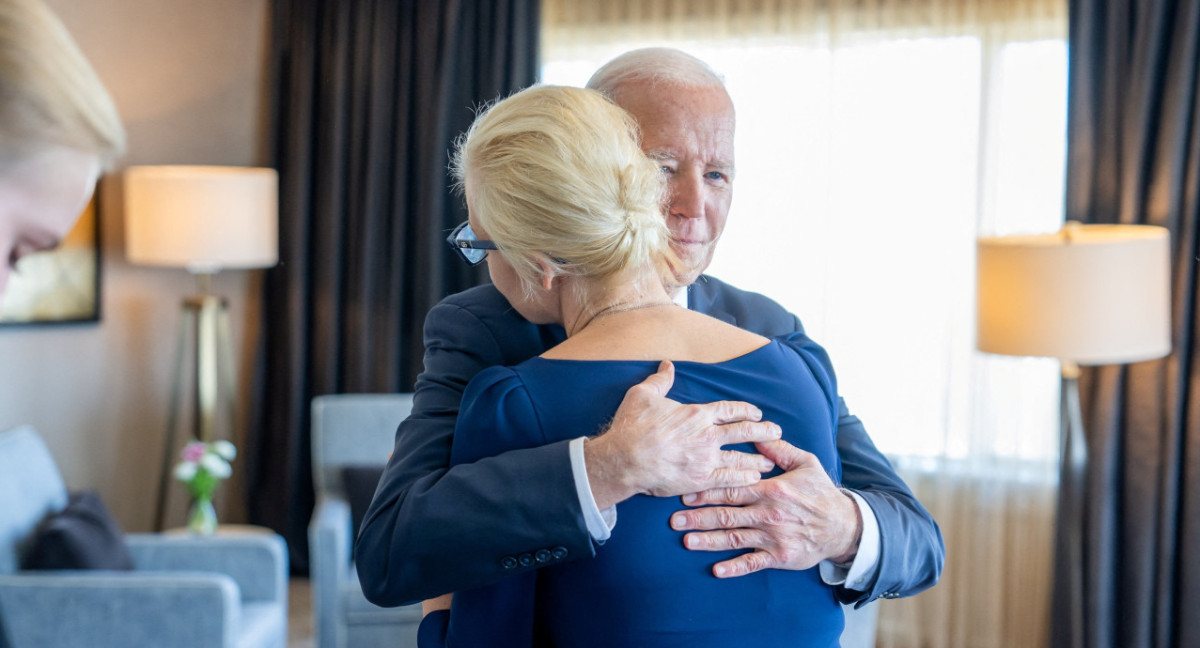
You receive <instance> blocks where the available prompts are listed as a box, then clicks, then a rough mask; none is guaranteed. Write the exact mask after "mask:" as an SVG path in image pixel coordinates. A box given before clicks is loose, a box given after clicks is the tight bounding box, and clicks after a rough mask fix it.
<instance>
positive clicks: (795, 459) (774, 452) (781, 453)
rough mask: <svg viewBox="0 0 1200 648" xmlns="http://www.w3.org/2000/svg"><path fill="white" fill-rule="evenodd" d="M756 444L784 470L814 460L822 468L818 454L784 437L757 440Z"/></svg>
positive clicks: (794, 468) (760, 450)
mask: <svg viewBox="0 0 1200 648" xmlns="http://www.w3.org/2000/svg"><path fill="white" fill-rule="evenodd" d="M754 445H755V447H756V448H758V451H759V452H761V453H762V454H763V456H764V457H766V458H768V459H770V460H771V461H773V462H775V465H776V466H779V467H780V468H781V469H782V470H783V471H784V472H791V471H793V470H796V469H797V468H800V467H802V466H804V465H805V464H808V463H812V462H816V464H817V467H818V468H820V460H818V459H817V457H816V455H814V454H813V453H811V452H807V451H805V450H801V449H800V448H797V447H796V446H794V445H792V444H790V443H788V442H787V441H784V440H783V439H779V438H776V439H772V440H768V441H765V442H763V441H756V442H755V444H754Z"/></svg>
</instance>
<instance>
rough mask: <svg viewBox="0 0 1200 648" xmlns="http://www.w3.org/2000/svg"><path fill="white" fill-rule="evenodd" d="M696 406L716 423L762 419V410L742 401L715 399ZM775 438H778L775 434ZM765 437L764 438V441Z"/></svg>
mask: <svg viewBox="0 0 1200 648" xmlns="http://www.w3.org/2000/svg"><path fill="white" fill-rule="evenodd" d="M697 407H699V408H702V409H705V410H708V411H707V412H706V414H707V415H708V416H709V417H710V418H711V419H712V422H713V423H716V424H717V425H724V424H726V423H736V422H738V421H758V420H761V419H762V410H760V409H758V408H757V407H755V406H753V405H751V404H750V403H743V402H742V401H716V402H715V403H705V404H703V405H697ZM775 438H779V437H778V436H776V437H775ZM765 440H766V439H764V441H765Z"/></svg>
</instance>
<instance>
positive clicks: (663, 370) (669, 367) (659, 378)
mask: <svg viewBox="0 0 1200 648" xmlns="http://www.w3.org/2000/svg"><path fill="white" fill-rule="evenodd" d="M674 384H675V365H674V364H673V363H672V362H671V361H670V360H663V361H662V362H660V363H658V371H657V372H655V373H654V374H653V375H651V376H650V377H649V378H647V379H645V380H643V381H642V382H640V383H638V384H637V385H634V386H633V387H631V388H630V389H637V388H638V387H644V388H647V389H650V390H652V391H653V392H654V394H655V395H656V396H664V397H665V396H666V395H667V392H669V391H671V385H674Z"/></svg>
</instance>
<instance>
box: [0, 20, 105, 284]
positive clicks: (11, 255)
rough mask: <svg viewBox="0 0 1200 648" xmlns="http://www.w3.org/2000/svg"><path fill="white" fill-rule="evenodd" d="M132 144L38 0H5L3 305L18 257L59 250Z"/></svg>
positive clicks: (0, 91)
mask: <svg viewBox="0 0 1200 648" xmlns="http://www.w3.org/2000/svg"><path fill="white" fill-rule="evenodd" d="M124 148H125V132H124V129H123V128H122V127H121V121H120V119H119V118H118V116H117V109H116V106H115V105H114V104H113V100H112V97H110V96H109V94H108V91H107V90H105V89H104V85H103V84H102V83H101V82H100V78H99V77H98V76H96V72H95V71H94V70H93V69H92V66H91V65H90V64H88V62H87V59H86V58H84V56H83V53H82V52H80V51H79V47H78V46H77V45H76V44H75V41H74V40H73V39H72V38H71V35H70V34H69V33H67V30H66V28H65V27H63V25H62V23H61V22H59V20H58V18H57V17H56V16H55V15H54V14H53V13H52V12H51V11H50V10H49V9H48V8H47V7H46V6H45V5H44V4H42V3H41V2H40V1H39V0H0V254H3V255H4V257H3V259H0V261H2V262H3V263H2V264H0V301H2V297H3V294H4V288H5V286H6V285H7V284H8V278H9V274H10V273H11V272H13V271H15V270H17V267H18V263H19V262H20V260H21V259H22V258H23V257H25V256H27V255H29V254H33V253H35V252H41V251H44V250H50V249H52V248H54V247H56V246H57V245H58V244H59V242H60V241H61V240H62V238H63V237H64V236H66V234H67V232H69V231H70V230H71V227H72V226H73V225H74V223H75V220H76V218H78V216H79V214H80V212H82V211H83V208H84V206H85V205H87V202H88V200H90V199H91V196H92V192H93V190H94V189H95V186H96V181H97V180H98V179H99V177H100V174H101V173H102V172H103V171H104V170H105V169H107V168H109V167H110V166H111V164H112V162H113V160H114V159H115V158H116V157H117V156H118V155H120V154H121V152H122V151H123V150H124Z"/></svg>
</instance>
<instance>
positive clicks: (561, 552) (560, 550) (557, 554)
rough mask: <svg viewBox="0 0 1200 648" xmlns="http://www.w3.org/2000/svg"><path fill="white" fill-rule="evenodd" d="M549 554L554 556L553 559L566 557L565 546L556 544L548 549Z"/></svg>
mask: <svg viewBox="0 0 1200 648" xmlns="http://www.w3.org/2000/svg"><path fill="white" fill-rule="evenodd" d="M550 555H552V556H554V559H555V560H562V559H564V558H566V557H567V548H566V547H563V546H558V547H555V548H553V549H551V550H550Z"/></svg>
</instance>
